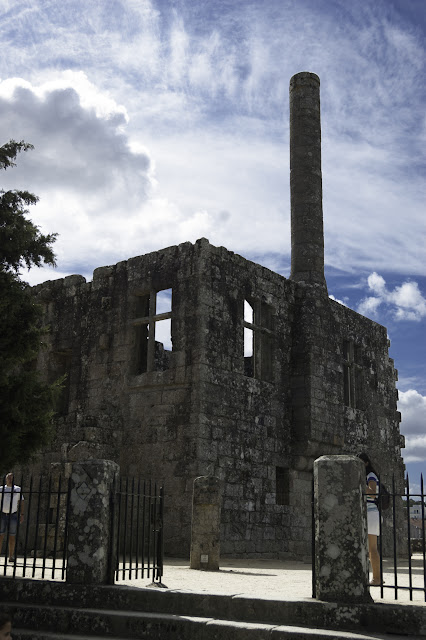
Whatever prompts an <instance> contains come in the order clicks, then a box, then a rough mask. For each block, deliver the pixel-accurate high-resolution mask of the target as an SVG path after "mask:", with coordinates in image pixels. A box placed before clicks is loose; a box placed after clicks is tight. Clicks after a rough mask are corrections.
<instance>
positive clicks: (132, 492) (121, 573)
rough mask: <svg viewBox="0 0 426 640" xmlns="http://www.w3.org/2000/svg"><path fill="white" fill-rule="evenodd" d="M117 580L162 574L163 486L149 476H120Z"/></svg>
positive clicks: (155, 578) (156, 578)
mask: <svg viewBox="0 0 426 640" xmlns="http://www.w3.org/2000/svg"><path fill="white" fill-rule="evenodd" d="M116 496H117V501H116V506H115V510H116V516H117V517H116V523H117V524H116V526H117V530H116V536H117V538H116V569H115V579H116V580H126V579H127V580H132V579H138V578H144V577H145V576H146V577H148V578H150V577H152V582H154V581H155V580H157V581H160V582H161V577H162V575H163V557H164V550H163V506H164V490H163V487H162V486H161V485H159V484H157V483H156V482H153V481H151V480H142V479H141V478H120V480H119V485H118V487H117V491H116Z"/></svg>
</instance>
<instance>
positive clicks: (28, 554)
mask: <svg viewBox="0 0 426 640" xmlns="http://www.w3.org/2000/svg"><path fill="white" fill-rule="evenodd" d="M69 496H70V485H69V481H68V480H64V479H63V478H62V477H61V476H58V475H56V476H54V475H48V476H40V477H39V478H33V477H32V476H30V477H29V478H24V477H22V478H21V479H20V480H19V481H18V482H16V479H15V478H13V479H11V478H7V477H6V476H5V478H4V479H3V485H2V486H0V518H1V525H0V575H5V576H6V575H7V576H12V577H27V578H40V579H46V578H50V579H55V580H64V579H65V576H66V567H67V558H66V552H65V551H66V541H67V531H68V514H69Z"/></svg>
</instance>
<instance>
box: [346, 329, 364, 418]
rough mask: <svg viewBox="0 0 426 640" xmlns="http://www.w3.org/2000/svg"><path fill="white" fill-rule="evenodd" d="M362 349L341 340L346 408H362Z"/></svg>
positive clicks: (348, 341)
mask: <svg viewBox="0 0 426 640" xmlns="http://www.w3.org/2000/svg"><path fill="white" fill-rule="evenodd" d="M362 387H363V375H362V349H361V347H360V346H358V345H355V344H354V342H353V340H343V398H344V403H345V405H346V406H347V407H352V408H353V409H362V408H363V393H362V390H363V389H362Z"/></svg>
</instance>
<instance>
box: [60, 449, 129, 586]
mask: <svg viewBox="0 0 426 640" xmlns="http://www.w3.org/2000/svg"><path fill="white" fill-rule="evenodd" d="M119 469H120V468H119V466H118V464H116V463H115V462H112V461H111V460H88V461H86V462H76V463H74V464H73V466H72V474H71V495H70V511H69V516H68V544H67V557H68V565H67V582H70V583H73V584H113V583H114V578H113V571H114V566H115V563H114V551H115V544H114V540H113V533H112V527H111V521H112V509H113V495H112V489H113V484H114V479H115V478H117V477H118V473H119Z"/></svg>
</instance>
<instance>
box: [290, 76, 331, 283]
mask: <svg viewBox="0 0 426 640" xmlns="http://www.w3.org/2000/svg"><path fill="white" fill-rule="evenodd" d="M290 193H291V276H290V277H291V279H292V280H296V281H297V282H306V283H308V284H318V285H321V286H323V287H324V288H325V289H327V285H326V282H325V278H324V228H323V214H322V174H321V115H320V80H319V78H318V76H317V75H316V74H315V73H308V72H307V71H303V72H302V73H298V74H296V75H295V76H293V77H292V78H291V80H290Z"/></svg>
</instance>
